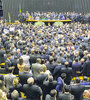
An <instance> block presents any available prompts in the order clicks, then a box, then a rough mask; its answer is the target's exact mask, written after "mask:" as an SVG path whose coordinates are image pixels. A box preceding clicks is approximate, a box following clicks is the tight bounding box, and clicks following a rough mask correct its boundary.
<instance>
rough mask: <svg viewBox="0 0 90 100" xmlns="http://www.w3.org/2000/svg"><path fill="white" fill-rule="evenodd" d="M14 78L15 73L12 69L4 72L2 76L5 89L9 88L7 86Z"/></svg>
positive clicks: (11, 83) (10, 84)
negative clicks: (6, 72)
mask: <svg viewBox="0 0 90 100" xmlns="http://www.w3.org/2000/svg"><path fill="white" fill-rule="evenodd" d="M14 78H16V76H15V75H13V74H12V70H11V69H9V72H8V74H6V75H5V76H4V81H5V85H6V89H7V91H8V90H9V87H10V86H12V85H13V79H14Z"/></svg>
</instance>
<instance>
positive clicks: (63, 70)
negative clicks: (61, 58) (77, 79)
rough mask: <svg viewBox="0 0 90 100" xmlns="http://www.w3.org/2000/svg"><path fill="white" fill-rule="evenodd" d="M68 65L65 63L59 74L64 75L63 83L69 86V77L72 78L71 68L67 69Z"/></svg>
mask: <svg viewBox="0 0 90 100" xmlns="http://www.w3.org/2000/svg"><path fill="white" fill-rule="evenodd" d="M68 65H69V63H68V62H67V61H66V62H65V67H63V68H61V73H65V74H66V79H65V83H66V84H67V85H69V84H70V81H71V77H72V73H73V72H72V68H71V67H68Z"/></svg>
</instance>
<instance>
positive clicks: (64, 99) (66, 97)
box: [58, 87, 75, 100]
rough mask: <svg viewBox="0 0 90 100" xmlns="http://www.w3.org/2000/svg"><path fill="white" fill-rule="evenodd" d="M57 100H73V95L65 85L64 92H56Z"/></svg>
mask: <svg viewBox="0 0 90 100" xmlns="http://www.w3.org/2000/svg"><path fill="white" fill-rule="evenodd" d="M58 100H75V99H74V95H72V94H70V93H69V88H68V87H65V92H64V93H59V94H58Z"/></svg>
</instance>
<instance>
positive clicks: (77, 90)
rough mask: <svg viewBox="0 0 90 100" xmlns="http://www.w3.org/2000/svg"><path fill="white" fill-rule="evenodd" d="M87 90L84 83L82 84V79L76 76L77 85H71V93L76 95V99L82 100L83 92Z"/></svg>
mask: <svg viewBox="0 0 90 100" xmlns="http://www.w3.org/2000/svg"><path fill="white" fill-rule="evenodd" d="M84 90H85V87H84V86H83V85H80V79H79V78H76V85H71V86H70V93H71V94H73V95H74V97H75V100H82V94H83V92H84Z"/></svg>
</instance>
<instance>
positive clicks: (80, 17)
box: [18, 11, 90, 23]
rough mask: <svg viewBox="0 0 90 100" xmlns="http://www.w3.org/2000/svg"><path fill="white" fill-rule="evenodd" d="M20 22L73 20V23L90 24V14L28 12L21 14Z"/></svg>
mask: <svg viewBox="0 0 90 100" xmlns="http://www.w3.org/2000/svg"><path fill="white" fill-rule="evenodd" d="M18 17H19V20H20V21H25V20H28V18H29V17H30V19H32V20H72V21H73V22H83V23H90V14H89V13H85V14H82V13H76V12H65V13H62V12H30V13H29V12H28V11H26V12H25V13H24V12H23V13H20V14H19V15H18Z"/></svg>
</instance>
